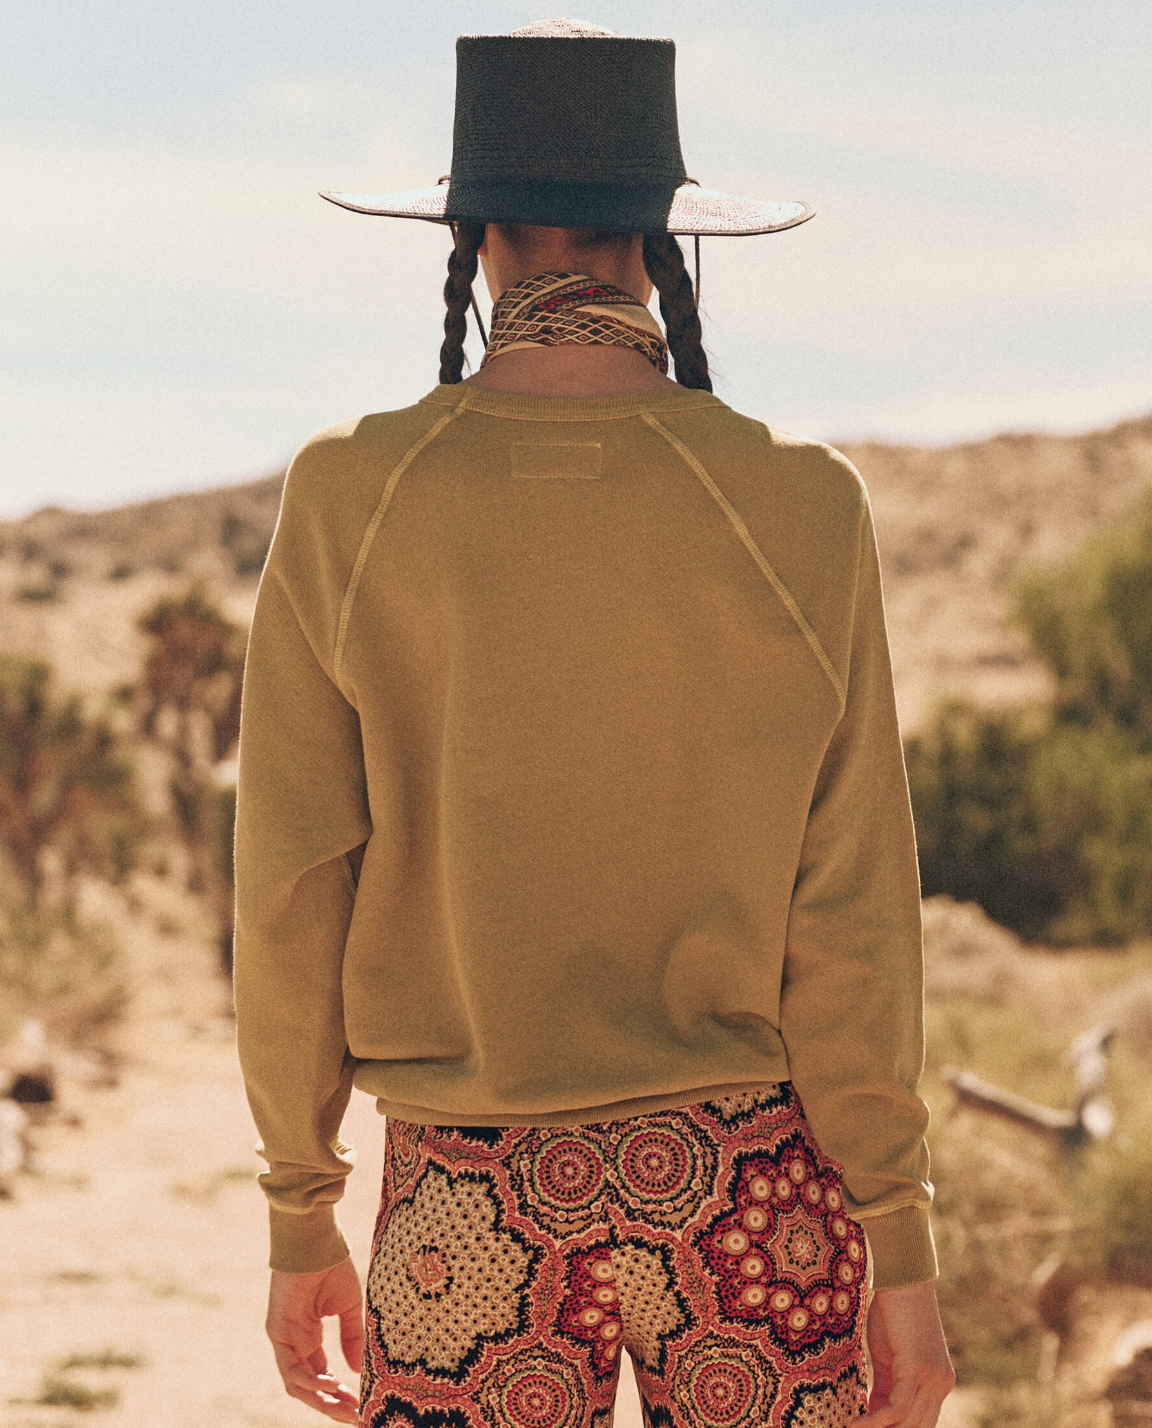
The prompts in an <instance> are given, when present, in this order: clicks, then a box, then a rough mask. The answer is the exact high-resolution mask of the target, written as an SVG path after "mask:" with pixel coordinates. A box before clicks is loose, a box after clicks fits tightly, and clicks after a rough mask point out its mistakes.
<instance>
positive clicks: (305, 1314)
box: [265, 1259, 364, 1423]
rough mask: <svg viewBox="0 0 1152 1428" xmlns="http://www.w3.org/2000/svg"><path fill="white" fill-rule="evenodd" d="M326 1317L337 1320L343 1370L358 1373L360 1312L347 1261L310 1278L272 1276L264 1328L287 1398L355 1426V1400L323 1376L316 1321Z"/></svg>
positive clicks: (353, 1270) (321, 1343)
mask: <svg viewBox="0 0 1152 1428" xmlns="http://www.w3.org/2000/svg"><path fill="white" fill-rule="evenodd" d="M332 1314H338V1315H339V1316H340V1347H341V1349H342V1350H343V1353H344V1357H345V1358H346V1359H347V1361H348V1367H349V1368H350V1369H351V1370H352V1372H353V1373H359V1372H360V1363H361V1358H362V1355H363V1353H364V1309H363V1299H362V1296H361V1293H360V1276H359V1275H358V1274H357V1273H356V1268H355V1266H354V1265H353V1263H352V1261H351V1259H344V1260H341V1261H340V1263H339V1264H337V1265H333V1267H332V1268H331V1269H322V1270H319V1271H318V1272H317V1273H315V1274H285V1273H283V1272H282V1271H280V1270H277V1269H274V1270H273V1271H272V1284H271V1287H270V1289H269V1291H268V1319H267V1322H266V1324H265V1328H266V1329H267V1330H268V1337H269V1338H270V1339H271V1340H272V1347H273V1349H275V1351H276V1367H277V1368H278V1369H279V1370H280V1377H281V1378H282V1379H283V1380H284V1387H285V1389H286V1390H287V1392H288V1395H289V1397H290V1398H298V1399H299V1400H300V1402H301V1403H306V1404H307V1405H308V1407H309V1408H315V1409H316V1410H317V1412H319V1413H323V1414H325V1415H326V1416H327V1417H329V1418H335V1420H336V1422H337V1423H359V1422H360V1414H359V1411H358V1410H359V1398H358V1396H357V1395H356V1394H355V1393H353V1392H352V1390H351V1389H349V1388H346V1387H345V1386H344V1384H342V1383H340V1382H339V1381H338V1379H337V1378H336V1376H335V1375H334V1374H331V1373H329V1372H328V1360H327V1359H326V1358H325V1355H324V1329H323V1324H322V1322H321V1321H322V1320H324V1319H326V1318H328V1316H329V1315H332Z"/></svg>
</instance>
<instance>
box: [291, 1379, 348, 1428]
mask: <svg viewBox="0 0 1152 1428" xmlns="http://www.w3.org/2000/svg"><path fill="white" fill-rule="evenodd" d="M329 1377H330V1376H329ZM285 1387H287V1385H285ZM288 1397H289V1398H297V1399H299V1400H300V1402H301V1403H306V1404H307V1405H308V1407H309V1408H314V1409H316V1411H317V1412H318V1413H323V1414H324V1416H325V1417H326V1418H332V1419H334V1420H335V1421H336V1422H337V1423H357V1424H358V1423H359V1422H360V1405H359V1400H358V1399H357V1398H356V1397H355V1396H354V1395H353V1394H352V1393H351V1392H350V1391H349V1390H348V1389H347V1388H345V1386H344V1385H343V1384H342V1383H339V1384H338V1383H337V1382H336V1380H335V1379H331V1383H330V1387H329V1388H327V1389H323V1390H320V1391H318V1392H316V1393H308V1392H306V1391H305V1390H304V1389H302V1388H289V1389H288Z"/></svg>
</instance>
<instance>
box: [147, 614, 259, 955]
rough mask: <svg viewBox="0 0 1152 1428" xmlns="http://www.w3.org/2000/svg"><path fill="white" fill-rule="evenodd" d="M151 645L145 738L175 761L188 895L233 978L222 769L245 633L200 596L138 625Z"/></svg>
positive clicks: (173, 784)
mask: <svg viewBox="0 0 1152 1428" xmlns="http://www.w3.org/2000/svg"><path fill="white" fill-rule="evenodd" d="M139 627H140V629H141V630H143V631H144V633H145V634H147V635H149V636H150V637H151V641H152V647H151V650H150V651H149V654H148V657H147V659H146V660H145V664H144V670H143V678H142V686H143V688H142V694H143V698H144V709H143V714H142V718H141V732H142V733H143V734H144V735H145V736H146V737H149V738H154V739H156V740H157V741H158V742H160V743H161V744H162V745H163V746H164V747H165V748H166V749H167V751H168V753H169V756H170V757H171V759H172V769H173V772H172V777H171V780H170V783H169V789H170V793H171V797H172V808H173V812H174V813H175V816H176V821H177V824H178V825H179V828H180V833H181V837H182V838H183V841H184V844H185V847H186V848H187V850H188V854H189V864H190V871H189V878H188V887H189V891H191V892H196V893H199V894H201V895H202V896H204V897H206V898H207V899H208V900H209V901H210V903H211V904H212V905H213V907H214V910H215V914H216V919H217V922H218V924H219V941H220V954H221V959H222V962H223V964H224V967H225V969H226V970H229V971H230V970H231V951H232V917H233V912H232V884H231V858H230V856H224V855H223V854H222V853H221V848H222V847H223V846H224V844H225V843H228V842H229V833H230V823H229V817H230V812H229V796H228V790H227V788H226V787H225V788H222V787H221V780H220V778H219V776H218V774H217V772H216V770H217V767H218V765H219V764H220V763H221V761H222V760H224V759H226V758H227V757H228V755H229V754H230V753H231V752H232V751H233V749H234V747H235V744H236V741H237V738H238V737H239V733H240V691H241V686H242V684H243V677H244V632H243V631H242V630H241V629H240V627H239V626H238V625H235V624H233V622H232V621H231V620H229V619H228V618H227V616H225V615H224V614H222V613H221V611H220V610H218V609H217V608H216V607H215V606H214V605H212V604H211V603H210V602H209V601H207V600H206V599H205V598H204V596H203V594H202V593H201V592H200V591H199V590H196V589H193V590H191V591H189V593H188V594H187V595H185V596H184V597H183V598H181V599H164V600H160V601H158V602H157V603H156V604H155V605H153V606H152V608H151V609H150V610H148V611H147V612H146V613H145V614H144V615H142V616H141V618H140V620H139Z"/></svg>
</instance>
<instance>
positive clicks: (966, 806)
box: [905, 491, 1152, 946]
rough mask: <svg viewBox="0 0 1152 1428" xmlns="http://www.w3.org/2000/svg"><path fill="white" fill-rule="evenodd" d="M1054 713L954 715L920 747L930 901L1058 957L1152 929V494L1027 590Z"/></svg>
mask: <svg viewBox="0 0 1152 1428" xmlns="http://www.w3.org/2000/svg"><path fill="white" fill-rule="evenodd" d="M1014 614H1015V618H1016V620H1017V621H1018V622H1019V624H1020V626H1021V627H1022V628H1023V630H1024V631H1025V632H1026V634H1027V635H1028V638H1029V640H1030V642H1031V644H1032V646H1033V648H1034V649H1035V650H1036V652H1037V653H1038V654H1039V655H1040V656H1041V658H1042V659H1043V660H1044V661H1045V663H1046V664H1047V666H1048V668H1049V670H1050V671H1051V674H1052V676H1053V679H1054V682H1055V696H1054V698H1053V700H1052V701H1051V703H1050V704H1047V705H1033V706H1023V707H1019V708H1010V709H1005V710H988V709H981V708H978V707H977V706H976V705H974V704H973V703H972V702H971V701H969V700H967V699H963V698H951V699H947V700H944V701H942V702H941V703H939V704H938V705H937V707H936V709H935V711H934V713H933V715H932V717H931V719H930V720H929V721H928V722H927V724H926V726H925V728H924V729H923V730H922V731H921V732H919V733H917V734H915V735H913V736H911V737H910V738H908V739H907V740H906V741H905V758H906V761H907V766H908V781H909V788H910V791H911V795H912V807H913V812H914V814H915V818H916V833H917V841H918V846H919V850H920V872H921V880H922V883H923V891H924V894H925V896H931V895H932V894H933V893H948V894H950V895H951V896H952V897H955V898H957V899H960V900H972V901H975V902H978V903H979V904H980V905H981V907H983V908H984V909H985V911H986V912H987V913H988V914H989V915H990V916H991V917H993V918H995V919H996V921H998V922H1000V923H1002V924H1003V925H1004V926H1006V927H1010V928H1012V929H1013V930H1014V931H1016V932H1018V933H1019V934H1020V935H1021V936H1022V937H1025V938H1027V939H1029V940H1033V941H1044V942H1046V943H1048V944H1049V945H1052V946H1070V945H1076V944H1080V945H1083V944H1085V943H1096V944H1119V943H1122V942H1124V941H1125V940H1126V939H1128V938H1131V937H1134V936H1138V935H1142V934H1146V933H1148V932H1149V931H1150V930H1152V491H1148V492H1146V493H1145V494H1144V495H1143V496H1142V497H1141V498H1140V499H1139V500H1138V501H1137V502H1136V503H1135V504H1134V505H1133V506H1132V507H1131V508H1130V509H1129V510H1128V511H1125V512H1124V513H1123V514H1122V515H1121V516H1120V517H1119V518H1118V519H1116V520H1114V521H1113V522H1111V523H1110V524H1109V525H1107V526H1106V527H1104V528H1103V529H1101V530H1100V531H1098V532H1096V533H1094V534H1093V535H1092V536H1091V537H1090V538H1089V539H1088V540H1087V541H1086V542H1085V544H1084V546H1083V547H1082V549H1081V550H1080V551H1079V552H1078V553H1077V554H1076V555H1075V556H1073V557H1072V558H1071V559H1069V560H1065V561H1061V562H1059V563H1053V564H1050V565H1046V566H1032V567H1030V568H1028V569H1026V570H1024V571H1023V572H1022V573H1021V575H1020V576H1019V577H1018V579H1017V582H1016V587H1015V591H1014Z"/></svg>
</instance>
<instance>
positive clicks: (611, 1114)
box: [376, 1076, 788, 1128]
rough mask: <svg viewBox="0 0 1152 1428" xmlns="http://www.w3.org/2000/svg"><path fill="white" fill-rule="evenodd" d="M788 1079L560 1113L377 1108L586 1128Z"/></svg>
mask: <svg viewBox="0 0 1152 1428" xmlns="http://www.w3.org/2000/svg"><path fill="white" fill-rule="evenodd" d="M787 1079H788V1078H787V1077H786V1076H781V1077H779V1078H777V1079H776V1080H760V1081H734V1082H728V1083H725V1084H724V1085H720V1086H694V1087H692V1088H690V1089H689V1090H686V1091H668V1092H664V1093H662V1094H661V1095H657V1096H631V1097H629V1098H628V1099H627V1100H624V1101H609V1102H607V1103H606V1104H605V1105H601V1106H580V1107H576V1108H574V1109H571V1110H560V1111H529V1112H524V1113H522V1114H520V1115H515V1114H513V1113H512V1112H509V1111H492V1112H487V1113H485V1112H480V1111H445V1110H435V1109H433V1108H431V1107H429V1106H413V1105H408V1104H407V1103H406V1102H404V1101H393V1100H390V1099H389V1098H388V1097H386V1096H377V1098H376V1109H377V1111H378V1112H379V1113H380V1115H382V1116H391V1117H392V1118H393V1119H394V1120H397V1121H407V1122H409V1123H410V1124H412V1125H419V1126H490V1127H496V1128H499V1127H512V1126H587V1125H599V1124H607V1123H608V1122H611V1121H625V1120H630V1119H631V1118H632V1117H633V1116H642V1115H647V1114H648V1113H649V1112H653V1111H675V1110H680V1109H681V1108H682V1107H684V1106H695V1105H699V1104H700V1103H701V1102H702V1101H716V1100H719V1099H720V1098H721V1097H723V1096H739V1095H743V1094H745V1093H746V1092H749V1091H759V1090H763V1089H764V1088H765V1087H768V1086H777V1085H780V1084H781V1082H783V1081H786V1080H787Z"/></svg>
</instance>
